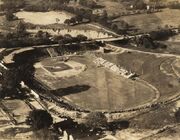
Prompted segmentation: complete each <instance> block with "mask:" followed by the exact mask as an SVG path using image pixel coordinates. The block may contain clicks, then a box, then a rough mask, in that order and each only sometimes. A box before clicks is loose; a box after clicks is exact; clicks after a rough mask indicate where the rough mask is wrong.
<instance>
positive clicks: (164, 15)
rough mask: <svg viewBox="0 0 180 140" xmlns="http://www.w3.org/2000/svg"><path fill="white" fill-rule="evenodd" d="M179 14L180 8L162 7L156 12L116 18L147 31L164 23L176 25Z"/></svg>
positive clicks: (179, 19)
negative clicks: (160, 10)
mask: <svg viewBox="0 0 180 140" xmlns="http://www.w3.org/2000/svg"><path fill="white" fill-rule="evenodd" d="M179 15H180V10H174V9H164V10H163V11H162V12H158V13H152V14H140V15H131V16H124V17H120V18H119V19H116V20H124V21H126V22H127V23H128V24H129V25H132V26H134V27H135V28H137V29H139V30H140V31H144V32H148V31H152V30H156V29H157V28H158V27H164V26H165V25H171V26H174V27H178V26H179V23H180V18H179Z"/></svg>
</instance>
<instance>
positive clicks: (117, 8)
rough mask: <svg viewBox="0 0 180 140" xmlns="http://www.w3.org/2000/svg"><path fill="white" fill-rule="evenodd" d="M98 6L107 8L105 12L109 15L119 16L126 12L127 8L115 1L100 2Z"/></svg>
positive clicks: (102, 0) (104, 0)
mask: <svg viewBox="0 0 180 140" xmlns="http://www.w3.org/2000/svg"><path fill="white" fill-rule="evenodd" d="M98 4H99V5H102V6H105V7H104V10H106V11H107V13H108V15H110V16H111V15H114V14H116V15H117V14H119V13H122V12H125V11H126V8H125V7H124V5H123V4H122V2H118V1H113V0H98Z"/></svg>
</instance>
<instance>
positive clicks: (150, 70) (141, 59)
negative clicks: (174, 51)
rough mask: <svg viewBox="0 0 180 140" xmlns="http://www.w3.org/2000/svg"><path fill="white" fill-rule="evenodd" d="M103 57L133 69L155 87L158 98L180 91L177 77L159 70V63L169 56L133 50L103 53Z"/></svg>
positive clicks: (167, 96) (161, 98)
mask: <svg viewBox="0 0 180 140" xmlns="http://www.w3.org/2000/svg"><path fill="white" fill-rule="evenodd" d="M103 57H104V58H106V59H107V60H109V61H111V62H114V63H116V64H119V65H122V66H124V67H125V68H127V69H128V70H132V71H134V72H135V73H137V74H139V75H140V78H142V79H144V80H145V81H147V82H149V83H150V84H151V85H153V86H154V87H156V88H157V89H158V90H159V92H160V94H161V97H160V99H159V100H166V99H168V98H169V97H171V96H173V95H175V94H177V93H178V92H180V87H179V81H178V77H172V76H169V75H166V74H164V73H163V72H162V71H161V70H160V65H161V64H162V63H164V61H165V60H167V59H168V58H170V57H155V56H154V55H148V54H143V53H135V52H133V53H123V54H117V55H104V56H103ZM171 59H173V58H171ZM167 68H168V66H167Z"/></svg>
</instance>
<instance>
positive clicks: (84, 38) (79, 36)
mask: <svg viewBox="0 0 180 140" xmlns="http://www.w3.org/2000/svg"><path fill="white" fill-rule="evenodd" d="M76 38H77V41H78V42H81V41H86V40H87V39H88V38H87V37H86V36H84V35H81V34H79V35H77V36H76Z"/></svg>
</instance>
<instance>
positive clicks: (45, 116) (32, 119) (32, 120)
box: [27, 110, 53, 130]
mask: <svg viewBox="0 0 180 140" xmlns="http://www.w3.org/2000/svg"><path fill="white" fill-rule="evenodd" d="M27 124H29V125H31V126H32V128H33V129H34V130H39V129H43V128H49V127H50V126H51V125H52V124H53V118H52V117H51V114H49V113H48V112H47V111H45V110H33V111H31V112H30V114H29V117H28V119H27Z"/></svg>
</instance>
